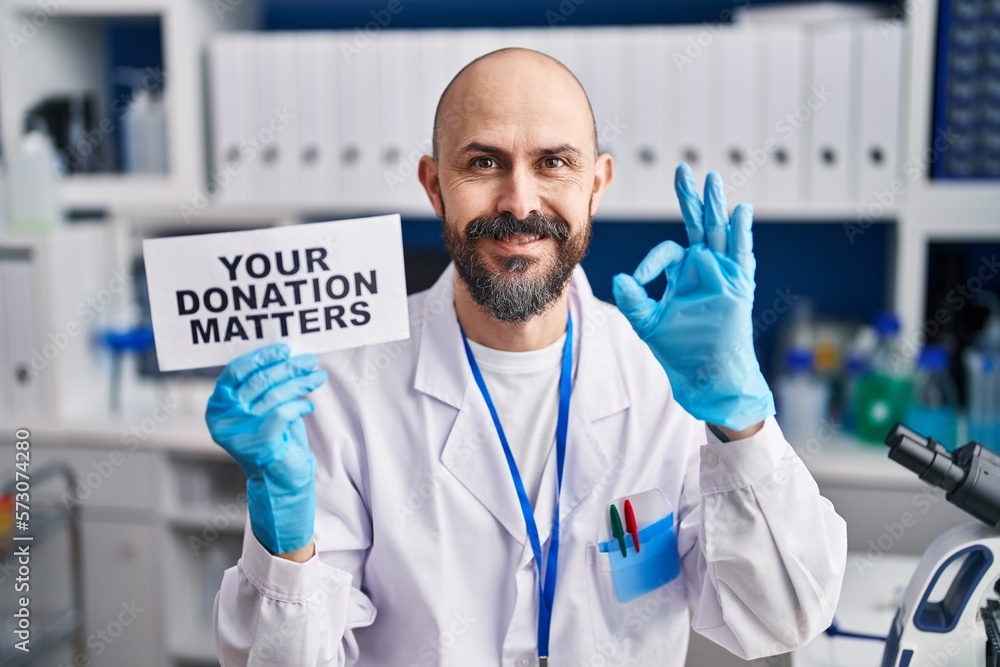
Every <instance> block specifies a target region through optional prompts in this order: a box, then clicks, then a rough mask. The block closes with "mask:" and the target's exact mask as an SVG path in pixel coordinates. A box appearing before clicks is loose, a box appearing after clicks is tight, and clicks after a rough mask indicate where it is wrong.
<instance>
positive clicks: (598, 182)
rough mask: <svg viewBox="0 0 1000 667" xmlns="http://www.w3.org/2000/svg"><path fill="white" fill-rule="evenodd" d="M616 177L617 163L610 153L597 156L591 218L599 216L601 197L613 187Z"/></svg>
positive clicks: (591, 200)
mask: <svg viewBox="0 0 1000 667" xmlns="http://www.w3.org/2000/svg"><path fill="white" fill-rule="evenodd" d="M614 177H615V163H614V160H613V159H612V158H611V154H610V153H601V154H600V155H598V156H597V163H596V164H595V165H594V189H593V191H592V192H591V199H590V216H591V217H593V216H595V215H597V207H598V206H600V204H601V197H603V196H604V192H605V190H607V189H608V186H609V185H611V181H612V180H614Z"/></svg>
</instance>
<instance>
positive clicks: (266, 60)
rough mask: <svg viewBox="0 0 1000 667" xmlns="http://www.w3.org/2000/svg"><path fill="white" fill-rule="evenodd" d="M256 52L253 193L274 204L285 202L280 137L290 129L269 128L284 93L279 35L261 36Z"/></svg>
mask: <svg viewBox="0 0 1000 667" xmlns="http://www.w3.org/2000/svg"><path fill="white" fill-rule="evenodd" d="M254 51H255V55H256V60H257V100H256V104H255V105H254V107H253V108H256V110H257V115H256V117H255V118H254V122H253V125H252V126H251V127H250V128H249V130H250V133H251V134H252V135H254V136H256V137H257V139H258V140H259V142H260V144H259V145H260V148H259V150H258V153H257V155H256V156H255V157H254V159H253V160H252V163H253V164H254V172H255V173H256V175H257V183H256V186H255V187H254V189H253V191H252V193H251V194H252V196H253V197H254V198H255V199H256V200H258V201H260V202H263V203H267V204H272V205H274V204H279V203H280V202H281V200H282V191H283V189H284V184H283V177H282V172H283V171H284V168H283V167H284V166H285V164H286V162H287V161H286V160H285V159H284V156H283V155H282V153H283V150H282V149H283V148H284V146H283V145H282V141H281V134H284V132H285V131H287V129H288V128H285V130H283V131H282V132H281V133H278V132H275V131H274V130H273V129H272V128H271V127H269V125H272V124H273V125H275V126H277V124H275V123H272V122H271V119H272V118H273V117H274V116H275V114H276V112H277V111H278V110H279V109H280V108H281V102H280V99H281V93H280V92H279V91H278V87H279V85H280V84H279V79H280V78H281V70H280V66H281V63H280V62H279V59H280V50H279V41H278V39H277V36H276V35H275V34H274V33H258V35H257V38H256V44H255V48H254ZM293 113H294V112H293Z"/></svg>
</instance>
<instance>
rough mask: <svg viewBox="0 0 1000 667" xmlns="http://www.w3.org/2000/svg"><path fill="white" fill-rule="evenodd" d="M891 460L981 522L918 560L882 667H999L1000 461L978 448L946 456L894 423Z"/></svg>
mask: <svg viewBox="0 0 1000 667" xmlns="http://www.w3.org/2000/svg"><path fill="white" fill-rule="evenodd" d="M885 444H886V445H887V446H888V447H889V458H890V459H892V460H893V461H895V462H896V463H899V464H900V465H902V466H903V467H905V468H907V469H909V470H911V471H913V472H914V473H916V474H917V476H918V477H919V478H920V479H922V480H924V481H925V482H927V483H928V484H931V485H933V486H936V487H939V488H941V489H944V491H945V498H946V499H947V500H948V501H949V502H950V503H952V504H953V505H955V506H956V507H958V508H959V509H962V510H965V511H966V512H968V513H969V514H971V515H972V516H974V517H975V518H976V519H978V520H979V521H978V522H970V523H965V524H961V525H959V526H955V527H954V528H951V529H950V530H947V531H945V532H944V533H942V534H941V535H939V536H938V538H937V539H935V540H934V542H932V543H931V545H930V546H929V547H928V548H927V551H925V552H924V555H923V556H922V557H921V559H920V563H919V565H918V566H917V570H916V572H914V574H913V578H912V579H910V583H909V585H907V587H906V592H905V593H904V594H903V602H902V605H901V606H900V608H899V610H898V611H897V612H896V616H895V618H894V619H893V621H892V627H891V629H890V631H889V636H888V637H887V638H886V646H885V652H884V653H883V655H882V665H881V667H932V666H933V667H1000V532H998V530H1000V455H997V454H995V453H993V452H992V451H990V450H988V449H986V448H985V447H983V446H982V445H981V444H979V443H978V442H970V443H968V444H966V445H963V446H961V447H958V448H957V449H955V451H954V452H949V451H948V450H947V449H945V448H944V446H942V445H941V444H940V443H938V442H937V441H936V440H934V439H933V438H925V437H924V436H922V435H920V434H919V433H917V432H915V431H913V430H912V429H910V428H907V427H906V426H905V425H903V424H897V425H896V426H895V427H893V429H892V431H890V432H889V435H888V436H887V437H886V439H885Z"/></svg>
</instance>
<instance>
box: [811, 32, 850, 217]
mask: <svg viewBox="0 0 1000 667" xmlns="http://www.w3.org/2000/svg"><path fill="white" fill-rule="evenodd" d="M855 37H856V33H855V31H854V28H853V26H852V25H851V24H850V23H843V22H841V23H831V24H823V25H815V26H813V27H812V28H811V30H810V35H809V41H810V48H809V52H810V54H811V58H810V61H811V62H810V70H809V71H810V76H809V78H808V81H807V89H806V90H805V91H803V95H804V96H805V107H806V111H803V113H802V114H801V115H802V116H803V117H805V118H806V121H804V122H805V123H807V129H808V130H809V131H808V132H807V133H806V134H807V137H808V139H807V141H808V144H807V153H806V154H807V156H808V172H807V173H808V179H809V180H808V187H807V191H808V203H809V204H810V205H819V206H838V205H843V204H844V203H845V202H850V201H853V200H854V198H855V196H856V193H857V180H856V172H857V158H856V151H855V147H856V146H857V139H856V136H855V132H856V128H855V124H854V122H853V116H854V114H853V110H854V109H855V104H856V97H857V95H856V92H855V85H856V79H855V77H854V76H853V74H854V72H855V69H854V63H855V58H856V55H857V41H856V40H855Z"/></svg>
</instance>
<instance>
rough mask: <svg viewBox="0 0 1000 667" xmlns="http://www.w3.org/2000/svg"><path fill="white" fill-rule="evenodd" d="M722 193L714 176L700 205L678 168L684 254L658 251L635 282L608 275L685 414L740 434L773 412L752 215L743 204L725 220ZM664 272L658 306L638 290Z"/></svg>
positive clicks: (665, 247) (671, 246) (687, 174)
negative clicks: (758, 322)
mask: <svg viewBox="0 0 1000 667" xmlns="http://www.w3.org/2000/svg"><path fill="white" fill-rule="evenodd" d="M723 187H724V186H723V183H722V179H721V177H720V176H719V174H718V173H717V172H714V171H713V172H711V173H709V175H708V178H707V179H706V180H705V203H704V204H702V201H701V199H700V198H699V197H698V193H697V191H696V190H695V182H694V178H693V177H692V176H691V169H690V168H689V167H688V166H687V165H686V164H681V165H680V166H679V167H677V173H676V175H675V179H674V189H675V190H676V191H677V197H678V199H679V200H680V205H681V212H682V214H683V216H684V226H685V228H686V229H687V234H688V241H689V246H690V247H688V248H684V247H682V246H680V245H678V244H676V243H674V242H673V241H665V242H663V243H661V244H660V245H658V246H656V247H655V248H653V249H652V250H651V251H650V252H649V254H648V255H646V258H645V259H644V260H642V263H641V264H639V267H638V268H637V269H636V270H635V273H633V274H632V275H631V276H630V275H627V274H624V273H620V274H618V275H617V276H615V277H614V296H615V302H616V303H617V304H618V308H619V310H621V311H622V313H623V314H624V315H625V317H626V318H628V320H629V322H631V323H632V328H633V329H635V332H636V333H637V334H639V338H641V339H642V340H644V341H645V342H646V344H648V345H649V347H650V349H651V350H652V351H653V354H654V355H655V356H656V358H657V360H658V361H659V362H660V364H661V365H662V366H663V369H664V370H665V371H666V372H667V377H668V378H669V379H670V385H671V387H672V389H673V392H674V398H676V399H677V402H678V403H680V404H681V407H683V408H684V409H685V410H687V411H688V412H689V413H691V414H692V415H694V416H695V417H697V418H698V419H701V420H704V421H706V422H708V423H710V424H717V425H720V426H724V427H726V428H729V429H732V430H734V431H740V430H743V429H745V428H747V427H749V426H752V425H754V424H757V423H759V422H761V421H763V420H764V419H766V418H767V417H770V416H771V415H773V414H774V398H773V397H772V395H771V390H770V389H768V386H767V383H766V382H765V381H764V376H763V375H762V374H761V372H760V366H759V365H758V363H757V356H756V354H755V353H754V349H753V323H752V320H751V314H750V313H751V309H752V306H753V291H754V281H753V275H754V270H755V269H756V260H754V257H753V252H752V247H753V241H752V236H751V234H750V227H751V223H752V221H753V209H752V208H751V207H750V205H749V204H740V205H739V206H737V207H736V210H735V211H733V217H732V220H730V219H729V217H728V216H727V213H726V200H725V196H724V192H723ZM661 272H666V275H667V288H666V291H665V292H664V293H663V297H662V298H661V299H660V300H659V301H654V300H653V299H651V298H649V296H648V295H647V294H646V290H645V288H644V287H643V286H644V285H646V284H648V283H649V282H651V281H652V280H653V279H654V278H656V277H657V276H658V275H660V273H661Z"/></svg>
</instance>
